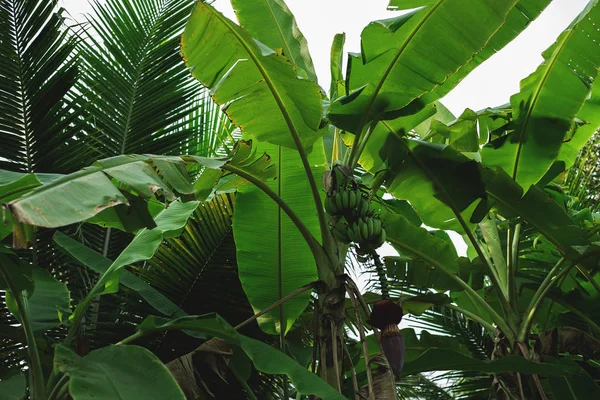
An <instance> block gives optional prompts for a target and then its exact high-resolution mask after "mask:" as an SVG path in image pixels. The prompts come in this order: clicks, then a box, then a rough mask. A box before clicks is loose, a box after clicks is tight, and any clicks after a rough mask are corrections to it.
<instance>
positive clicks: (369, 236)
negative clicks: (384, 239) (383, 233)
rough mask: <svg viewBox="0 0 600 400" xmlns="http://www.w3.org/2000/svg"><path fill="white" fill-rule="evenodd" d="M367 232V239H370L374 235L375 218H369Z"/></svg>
mask: <svg viewBox="0 0 600 400" xmlns="http://www.w3.org/2000/svg"><path fill="white" fill-rule="evenodd" d="M367 228H368V229H367V233H368V236H367V237H366V238H365V239H366V240H370V239H371V238H372V237H373V218H367Z"/></svg>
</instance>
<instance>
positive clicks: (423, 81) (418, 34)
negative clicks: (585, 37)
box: [329, 0, 517, 133]
mask: <svg viewBox="0 0 600 400" xmlns="http://www.w3.org/2000/svg"><path fill="white" fill-rule="evenodd" d="M516 3H517V0H505V1H494V2H482V1H479V0H445V1H444V0H438V1H436V2H434V3H431V4H429V5H426V6H424V7H421V8H418V9H416V10H414V11H410V12H408V13H405V14H403V15H401V16H398V17H393V18H389V19H386V20H381V21H375V22H372V23H371V24H369V25H368V26H367V27H366V28H365V29H364V30H363V32H362V35H361V39H362V41H361V49H362V54H361V55H357V54H352V55H350V58H349V60H348V72H347V76H346V80H347V83H346V85H347V87H346V91H347V92H346V96H345V97H341V98H339V99H338V100H337V101H336V102H335V103H334V104H332V109H331V112H330V114H329V117H330V119H331V120H332V121H333V123H334V124H335V125H336V126H338V127H340V128H342V129H345V130H348V131H350V132H353V133H359V132H361V131H362V129H363V127H365V126H366V124H367V123H368V122H369V121H372V120H373V119H391V118H395V117H397V116H398V115H397V114H396V113H395V112H398V111H399V110H401V109H402V108H404V107H406V106H408V105H411V107H415V108H417V109H418V108H419V107H422V105H424V104H428V103H431V102H433V101H434V100H437V99H436V98H433V99H427V100H426V101H421V100H419V98H420V97H421V96H423V95H425V94H427V93H429V92H431V91H433V90H434V89H436V88H437V87H438V86H440V85H442V84H444V82H445V81H446V79H447V77H448V76H449V75H451V74H452V73H453V72H454V71H456V70H458V69H459V68H461V67H462V66H464V65H465V64H467V63H468V62H469V61H471V60H472V59H473V57H474V56H475V55H476V54H477V53H478V52H480V51H481V50H482V49H483V48H484V47H485V46H486V44H487V43H488V41H489V39H490V38H491V37H492V36H493V35H494V34H495V33H496V32H497V31H498V29H500V28H501V27H502V25H503V24H504V23H505V21H506V17H507V15H508V13H509V12H510V11H511V10H512V9H513V7H514V6H515V4H516ZM466 37H468V38H469V40H468V41H465V38H466ZM434 54H435V57H433V56H432V55H434ZM488 56H489V55H488ZM438 98H439V97H438ZM411 103H412V104H411Z"/></svg>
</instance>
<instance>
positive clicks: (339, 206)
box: [334, 192, 344, 213]
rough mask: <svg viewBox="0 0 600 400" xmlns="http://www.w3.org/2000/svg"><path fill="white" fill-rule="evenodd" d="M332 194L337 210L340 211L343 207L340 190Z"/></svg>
mask: <svg viewBox="0 0 600 400" xmlns="http://www.w3.org/2000/svg"><path fill="white" fill-rule="evenodd" d="M334 196H335V197H334V198H335V206H336V208H337V212H338V213H340V212H342V210H343V209H344V205H343V204H342V192H336V193H335V194H334Z"/></svg>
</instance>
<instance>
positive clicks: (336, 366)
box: [329, 320, 342, 392]
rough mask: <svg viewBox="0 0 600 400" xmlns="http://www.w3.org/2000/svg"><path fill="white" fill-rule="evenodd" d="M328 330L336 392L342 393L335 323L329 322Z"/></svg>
mask: <svg viewBox="0 0 600 400" xmlns="http://www.w3.org/2000/svg"><path fill="white" fill-rule="evenodd" d="M329 329H330V330H331V352H332V353H333V370H334V371H335V385H336V389H337V390H338V392H341V391H342V385H341V383H340V365H339V360H338V348H337V347H338V342H337V332H336V331H337V330H336V329H335V323H334V322H333V320H329Z"/></svg>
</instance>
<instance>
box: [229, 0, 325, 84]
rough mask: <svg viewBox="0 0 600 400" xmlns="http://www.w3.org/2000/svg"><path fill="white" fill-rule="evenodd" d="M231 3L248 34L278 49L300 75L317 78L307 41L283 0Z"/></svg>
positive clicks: (243, 0) (311, 78)
mask: <svg viewBox="0 0 600 400" xmlns="http://www.w3.org/2000/svg"><path fill="white" fill-rule="evenodd" d="M231 5H232V6H233V9H234V11H235V13H236V17H237V19H238V21H239V22H240V25H241V26H242V27H243V28H244V29H245V30H247V31H248V33H250V34H251V35H252V37H254V38H255V39H256V40H258V41H260V42H261V43H264V44H265V45H267V46H268V47H270V48H271V49H273V50H278V49H281V50H282V51H283V55H284V56H285V57H286V58H287V59H288V60H289V61H290V62H291V63H292V64H293V65H295V66H296V68H297V71H298V74H299V75H300V76H302V77H306V78H308V79H310V80H312V81H313V82H317V74H316V73H315V67H314V66H313V62H312V59H311V58H310V53H309V51H308V42H307V41H306V38H305V37H304V35H303V34H302V32H301V31H300V29H299V28H298V24H297V23H296V19H295V18H294V15H293V14H292V12H291V11H290V9H289V8H288V6H287V5H286V4H285V2H284V1H283V0H257V1H245V0H232V2H231Z"/></svg>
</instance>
